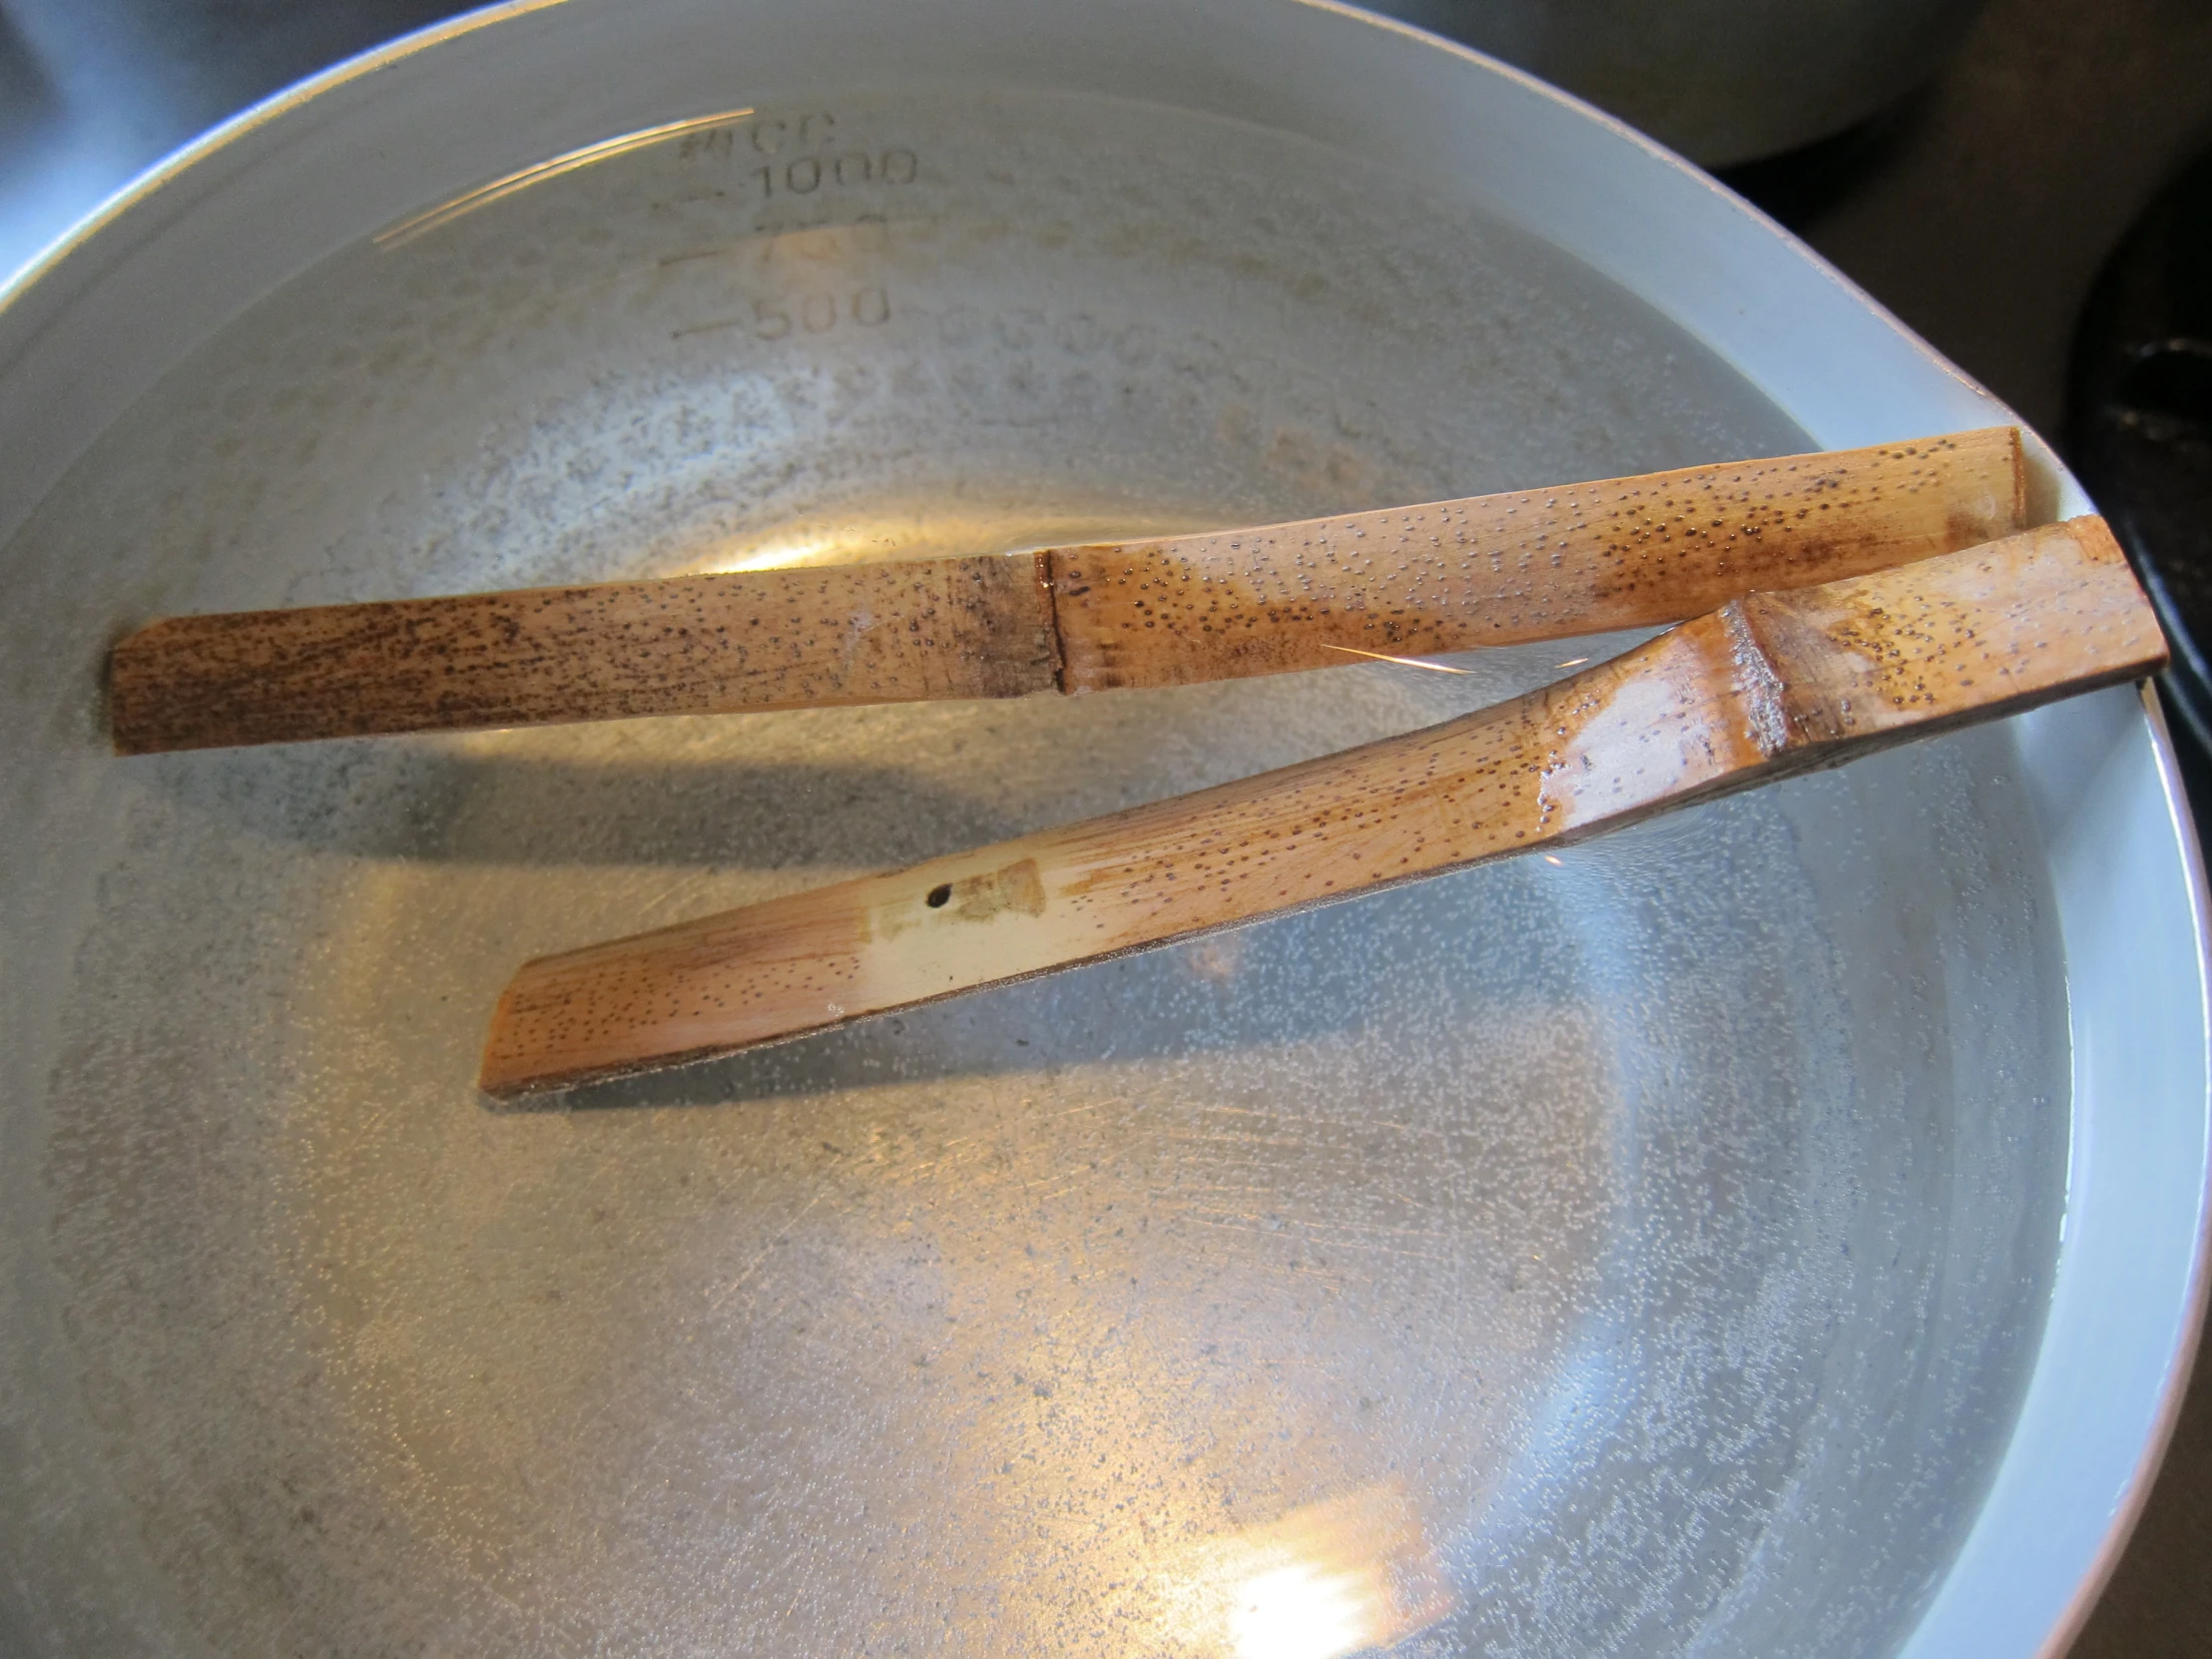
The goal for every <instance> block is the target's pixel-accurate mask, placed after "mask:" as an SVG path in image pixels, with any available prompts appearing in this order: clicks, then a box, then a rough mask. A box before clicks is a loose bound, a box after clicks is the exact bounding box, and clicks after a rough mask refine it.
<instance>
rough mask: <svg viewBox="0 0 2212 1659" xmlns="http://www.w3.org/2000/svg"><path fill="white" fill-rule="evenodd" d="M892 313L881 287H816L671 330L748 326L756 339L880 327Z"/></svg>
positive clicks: (678, 334)
mask: <svg viewBox="0 0 2212 1659" xmlns="http://www.w3.org/2000/svg"><path fill="white" fill-rule="evenodd" d="M890 317H891V296H890V293H889V292H888V290H886V289H884V288H880V287H864V288H854V289H850V290H847V291H845V292H841V293H840V292H837V291H835V290H833V289H829V288H816V289H813V290H812V291H809V292H806V293H798V294H780V295H774V296H764V297H761V298H757V299H755V300H754V301H753V306H752V312H751V314H750V315H745V316H723V317H715V318H713V319H712V320H710V321H706V322H694V323H690V324H688V325H687V326H685V327H682V328H673V329H671V330H669V337H670V338H671V339H684V338H686V337H688V336H689V335H692V334H708V333H715V332H718V331H720V330H723V329H728V328H747V329H750V330H751V331H752V334H753V337H754V338H755V339H761V340H771V341H773V340H782V339H792V338H794V337H797V336H800V335H805V334H827V333H830V331H831V330H833V329H836V328H841V327H859V328H877V327H880V326H882V324H884V323H886V322H888V321H889V320H890Z"/></svg>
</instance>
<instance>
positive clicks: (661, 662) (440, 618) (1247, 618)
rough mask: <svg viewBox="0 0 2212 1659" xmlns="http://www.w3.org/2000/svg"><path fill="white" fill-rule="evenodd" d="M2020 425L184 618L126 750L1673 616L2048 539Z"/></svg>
mask: <svg viewBox="0 0 2212 1659" xmlns="http://www.w3.org/2000/svg"><path fill="white" fill-rule="evenodd" d="M2022 477H2023V474H2022V468H2021V460H2020V446H2019V435H2018V433H2017V432H2015V431H2014V430H2012V429H2011V428H2010V427H1999V428H1993V429H1991V430H1988V431H1984V432H1965V433H1959V434H1956V435H1954V436H1951V437H1942V438H1928V439H1921V440H1917V441H1914V442H1911V443H1901V444H1885V445H1882V446H1880V447H1877V448H1873V449H1858V450H1846V451H1840V452H1836V453H1829V454H1815V455H1797V456H1787V457H1784V458H1782V459H1780V460H1760V461H1738V462H1731V463H1728V464H1725V465H1720V466H1706V467H1688V468H1684V469H1681V470H1679V471H1674V472H1662V473H1652V474H1648V475H1645V476H1642V477H1636V478H1615V479H1606V480H1602V481H1599V482H1596V483H1587V484H1568V485H1561V486H1558V487H1557V488H1554V489H1548V490H1534V491H1517V492H1514V493H1512V494H1507V495H1492V496H1482V497H1479V498H1476V499H1472V500H1466V501H1444V502H1437V503H1433V504H1431V505H1428V506H1422V507H1406V508H1395V509H1391V510H1389V511H1386V512H1371V513H1353V514H1349V515H1346V516H1344V517H1340V518H1329V519H1316V520H1312V521H1310V522H1306V523H1301V524H1288V525H1274V526H1268V527H1264V528H1261V529H1256V530H1235V531H1225V532H1222V533H1219V534H1215V535H1202V536H1185V537H1179V538H1176V539H1174V540H1169V541H1156V542H1140V543H1128V544H1117V545H1111V546H1099V547H1078V548H1059V549H1055V550H1052V551H1051V552H1048V553H1042V554H1036V555H1018V556H1012V557H1002V556H995V555H986V556H982V557H975V558H957V559H919V560H911V561H906V562H902V563H895V564H876V565H830V566H810V567H806V568H802V569H792V570H765V571H741V572H733V573H729V574H724V575H710V576H681V577H671V578H666V579H663V580H660V581H649V582H613V583H602V584H598V585H594V586H590V587H572V588H541V589H527V590H523V591H520V592H513V593H491V594H468V595H462V596H460V597H457V598H447V599H405V600H393V601H389V602H384V603H378V604H366V605H326V606H317V607H312V608H308V609H302V610H285V611H249V612H241V613H236V614H231V615H223V616H197V617H175V618H171V619H170V620H168V621H165V622H157V623H154V624H153V625H151V626H150V627H147V628H144V629H141V630H140V631H139V632H137V633H135V634H132V635H130V636H129V637H127V638H126V639H124V640H122V641H121V642H119V643H118V644H117V646H116V647H115V650H114V653H113V655H112V658H111V660H110V665H109V676H108V684H109V719H110V726H111V730H112V733H113V736H114V741H115V746H116V749H117V750H118V752H120V753H123V754H143V753H147V752H151V751H157V750H174V749H203V748H210V747H218V746H224V745H230V744H252V743H282V742H290V741H294V740H299V739H308V738H338V737H363V736H368V735H371V734H376V733H392V732H421V731H451V730H459V729H464V728H469V727H486V726H525V725H536V724H549V723H555V722H562V721H578V720H616V719H623V718H628V717H632V716H640V715H673V714H726V713H732V712H735V711H739V710H768V709H797V708H818V707H826V706H832V705H838V704H853V703H898V702H908V701H914V700H918V699H928V698H974V697H1019V696H1024V695H1027V694H1029V693H1032V692H1041V691H1051V690H1054V689H1059V690H1062V691H1069V692H1086V691H1105V690H1109V689H1112V688H1115V687H1123V686H1161V685H1180V684H1186V683H1189V682H1193V681H1201V680H1218V679H1227V678H1232V677H1236V676H1240V675H1250V674H1274V673H1281V672H1283V671H1285V670H1290V669H1308V668H1325V667H1332V666H1341V665H1342V664H1344V663H1346V662H1348V661H1350V660H1351V659H1350V658H1349V657H1347V656H1346V655H1345V652H1346V650H1348V649H1349V650H1352V651H1372V652H1382V653H1386V654H1389V655H1396V656H1404V655H1409V654H1418V653H1424V652H1434V651H1460V650H1466V649H1469V648H1471V647H1474V646H1479V645H1504V644H1510V643H1512V642H1515V641H1521V640H1539V639H1555V638H1561V637H1565V636H1569V635H1575V634H1588V633H1601V632H1604V631H1607V630H1609V629H1615V628H1630V627H1638V626H1646V625H1650V624H1655V623H1662V622H1674V621H1679V620H1680V619H1681V618H1683V617H1686V616H1693V615H1696V614H1697V613H1698V612H1700V611H1703V610H1708V609H1710V608H1711V607H1713V606H1714V605H1717V604H1719V603H1721V601H1722V600H1724V599H1726V598H1728V597H1729V596H1730V595H1732V594H1737V593H1743V592H1746V591H1748V590H1750V589H1752V588H1755V587H1770V588H1778V587H1797V586H1802V585H1806V584H1809V583H1814V582H1824V581H1830V580H1833V579H1835V578H1837V577H1840V576H1850V575H1856V574H1858V573H1860V572H1862V571H1867V570H1874V569H1879V568H1881V567H1883V566H1885V565H1892V564H1898V563H1902V562H1905V561H1907V560H1911V559H1918V558H1924V557H1927V556H1928V555H1930V554H1932V553H1940V552H1946V551H1949V550H1950V549H1952V548H1958V547H1966V546H1970V545H1972V544H1974V543H1976V542H1981V541H1987V540H1989V539H1990V538H1992V537H1995V536H2000V535H2005V534H2008V533H2009V532H2011V531H2013V530H2016V529H2018V528H2020V526H2021V525H2022V524H2023V523H2024V522H2025V520H2024V518H2023V516H2022V514H2023V500H2024V486H2023V482H2022Z"/></svg>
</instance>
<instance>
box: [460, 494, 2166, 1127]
mask: <svg viewBox="0 0 2212 1659" xmlns="http://www.w3.org/2000/svg"><path fill="white" fill-rule="evenodd" d="M2165 656H2166V652H2165V643H2164V640H2163V639H2162V637H2161V636H2160V634H2159V631H2158V625H2157V623H2156V622H2155V621H2154V620H2153V618H2152V615H2151V612H2150V608H2149V605H2148V603H2147V602H2146V601H2145V600H2144V598H2143V596H2142V593H2141V591H2140V590H2139V589H2138V588H2137V587H2136V585H2135V581H2134V578H2133V576H2132V575H2131V574H2130V573H2129V571H2128V568H2127V563H2126V561H2125V559H2124V558H2123V557H2122V556H2121V554H2120V551H2119V549H2118V547H2117V546H2116V545H2115V544H2114V543H2113V541H2112V538H2111V536H2110V534H2109V533H2108V532H2107V531H2106V530H2105V528H2104V525H2103V522H2102V521H2101V520H2099V519H2095V518H2078V519H2073V520H2070V521H2068V522H2067V523H2064V524H2055V525H2050V526H2047V527H2045V528H2043V529H2039V530H2030V531H2027V532H2026V533H2024V534H2021V535H2015V536H2011V537H2008V538H2006V539H2005V540H2002V541H1998V542H1994V543H1991V544H1989V545H1987V546H1983V547H1977V548H1972V549H1968V550H1967V551H1964V552H1960V553H1952V554H1948V555H1945V556H1942V557H1938V558H1935V559H1929V560H1926V561H1923V562H1921V563H1919V564H1914V565H1907V566H1904V567H1902V568H1899V569H1895V570H1887V571H1882V572H1879V573H1877V574H1875V575H1871V576H1860V577H1853V578H1850V579H1847V580H1845V581H1841V582H1832V583H1829V584H1826V585H1824V586H1820V587H1812V588H1803V589H1798V590H1795V591H1791V592H1784V593H1752V594H1748V595H1746V596H1745V597H1743V598H1741V599H1737V600H1732V601H1730V602H1729V603H1727V604H1725V605H1723V606H1721V607H1720V608H1719V609H1718V610H1715V611H1713V612H1710V613H1709V614H1707V615H1705V616H1701V617H1699V618H1697V619H1695V620H1694V621H1691V622H1686V623H1684V624H1682V625H1681V626H1680V627H1678V628H1674V629H1670V630H1669V631H1668V632H1666V633H1664V634H1662V635H1660V636H1659V637H1658V638H1656V639H1653V640H1651V641H1649V642H1648V643H1646V644H1644V645H1640V646H1638V647H1636V648H1635V649H1634V650H1632V651H1629V652H1627V653H1626V654H1625V655H1623V656H1619V657H1616V658H1614V659H1612V660H1611V661H1610V662H1606V663H1602V664H1600V665H1598V666H1597V667H1595V668H1590V669H1586V670H1584V671H1583V672H1581V673H1579V674H1576V675H1574V676H1573V677H1572V678H1570V679H1566V680H1562V681H1559V682H1558V683H1556V684H1554V685H1550V686H1546V687H1544V688H1542V689H1541V690H1539V691H1534V692H1531V693H1529V694H1528V695H1527V696H1525V697H1521V698H1517V699H1515V700H1513V701H1512V702H1509V703H1501V704H1498V705H1496V706H1494V707H1492V708H1489V709H1485V710H1482V711H1480V712H1478V713H1476V714H1471V715H1467V716H1465V717H1463V718H1461V719H1458V720H1454V721H1450V722H1448V723H1446V724H1444V725H1441V726H1434V727H1430V728H1428V729H1427V730H1425V731H1420V732H1414V733H1410V734H1408V735H1406V736H1404V737H1398V738H1390V739H1387V740H1385V741H1383V742H1382V743H1376V744H1370V745H1368V746H1366V747H1365V748H1360V749H1354V750H1349V751H1347V752H1345V753H1343V754H1340V755H1332V756H1328V757H1326V758H1324V759H1322V760H1318V761H1310V762H1307V763H1306V764H1305V765H1303V766H1295V767H1288V768H1285V769H1283V770H1282V771H1279V772H1271V773H1264V774H1262V775H1261V776H1259V777H1257V778H1248V779H1245V780H1243V781H1241V782H1238V783H1234V784H1226V785H1223V786H1221V787H1220V788H1217V789H1211V790H1205V791H1201V792H1200V793H1198V794H1196V795H1187V796H1182V797H1179V798H1176V799H1174V800H1169V801H1161V802H1156V803H1154V804H1152V805H1150V806H1144V807H1138V808H1134V809H1132V810H1130V811H1128V812H1124V813H1116V814H1114V815H1112V816H1110V817H1107V818H1100V819H1093V820H1091V821H1090V822H1088V823H1085V824H1076V825H1070V826H1068V827H1066V828H1063V829H1058V830H1045V831H1043V832H1041V833H1039V834H1034V835H1027V836H1023V837H1022V838H1020V839H1018V840H1010V841H1003V842H1000V843H999V844H998V845H995V846H987V847H983V848H980V849H979V850H977V851H973V852H964V853H959V854H956V855H954V856H952V857H948V858H936V859H932V860H930V861H929V862H927V863H921V864H916V865H914V866H913V867H912V868H910V869H904V870H899V871H896V872H894V873H891V874H887V875H871V876H865V877H862V878H861V879H859V880H856V881H845V882H840V883H839V884H837V885H835V886H830V887H822V888H818V889H816V890H815V891H812V892H803V893H797V894H793V895H792V896H790V897H786V898H779V899H772V900H770V901H769V902H768V903H765V904H755V905H751V906H748V907H747V908H744V909H739V910H731V911H728V912H727V913H725V914H722V915H716V916H708V917H705V918H703V919H701V920H697V921H690V922H685V923H683V924H681V925H679V926H675V927H668V928H663V929H661V930H659V931H657V932H652V933H644V934H640V935H638V936H637V937H635V938H629V939H619V940H616V941H614V942H613V943H611V944H602V945H596V946H593V947H591V948H589V949H585V950H578V951H574V952H571V953H568V954H566V955H559V956H548V957H543V958H541V959H539V960H537V961H534V962H530V963H527V964H525V965H524V967H523V968H522V970H521V971H520V972H519V973H517V974H516V975H515V977H514V980H513V982H512V983H510V984H509V985H508V987H507V990H506V993H505V995H503V996H502V997H501V998H500V1001H499V1006H498V1009H497V1011H496V1012H495V1013H494V1015H493V1017H492V1025H491V1033H490V1037H489V1040H488V1042H487V1043H486V1045H485V1049H484V1057H483V1067H482V1072H481V1075H480V1077H479V1079H478V1082H479V1086H480V1087H482V1088H483V1089H484V1090H485V1091H486V1092H487V1093H489V1094H492V1095H495V1096H501V1097H512V1096H520V1095H526V1094H530V1093H533V1092H536V1091H539V1090H545V1089H559V1088H566V1087H570V1086H573V1085H575V1084H578V1083H585V1082H591V1081H594V1080H596V1079H602V1078H609V1077H617V1076H621V1075H624V1074H625V1073H629V1072H634V1071H643V1070H647V1069H651V1068H653V1067H657V1066H663V1065H671V1064H675V1063H678V1062H681V1061H686V1060H697V1059H705V1058H708V1057H710V1056H714V1055H718V1054H727V1053H730V1052H733V1051H735V1050H737V1049H742V1048H748V1047H752V1046H754V1045H756V1044H759V1043H767V1042H775V1041H778V1040H780V1039H783V1038H786V1037H794V1036H799V1035H802V1034H804V1033H806V1032H810V1031H818V1030H821V1029H823V1028H825V1027H828V1026H832V1025H839V1024H842V1023H844V1022H845V1021H847V1020H851V1019H857V1018H859V1017H860V1016H862V1015H864V1014H872V1013H879V1012H882V1011H885V1010H887V1009H892V1008H903V1007H907V1006H910V1005H912V1004H914V1003H918V1002H928V1001H933V1000H935V999H936V998H938V997H942V996H950V995H952V994H954V993H956V992H959V991H964V990H970V989H973V988H975V987H977V986H980V985H987V984H994V983H998V982H1001V981H1005V980H1011V979H1022V978H1027V977H1029V976H1030V975H1032V974H1038V973H1045V972H1049V971H1051V970H1052V969H1054V968H1059V967H1066V966H1071V965H1073V964H1075V963H1077V962H1085V961H1093V960H1096V959H1098V958H1100V957H1105V956H1112V955H1118V954H1120V953H1121V952H1123V951H1129V950H1137V949H1142V948H1143V947H1145V946H1147V945H1153V944H1161V943H1165V942H1166V941H1168V940H1171V939H1179V938H1184V937H1188V936H1189V935H1191V934H1194V933H1201V932H1206V931H1209V930H1212V929H1215V928H1221V927H1229V926H1234V925H1236V924H1238V923H1240V922H1246V921H1251V920H1254V919H1256V918H1258V917H1260V916H1264V915H1270V914H1274V913H1278V912H1281V911H1285V910H1293V909H1299V908H1303V907H1306V906H1309V905H1313V904H1320V903H1325V902H1327V901H1329V900H1331V899H1336V898H1345V897H1350V896H1352V895H1353V894H1355V893H1361V892H1367V891H1370V890H1373V889H1375V888H1377V887H1383V886H1388V885H1391V884H1393V883H1395V882H1399V881H1405V880H1410V879H1412V878H1414V877H1417V876H1422V875H1428V874H1433V873H1435V872H1437V871H1440V870H1445V869H1453V868H1458V867H1460V866H1463V865H1467V864H1473V863H1479V862H1481V861H1483V860H1485V859H1488V858H1496V857H1502V856H1505V855H1507V854H1510V853H1514V852H1522V851H1526V850H1528V849H1530V848H1532V847H1537V846H1545V845H1551V846H1557V845H1562V844H1564V843H1566V842H1569V841H1573V840H1578V839H1581V838H1582V837H1584V836H1586V835H1589V834H1593V833H1595V832H1597V831H1599V830H1609V829H1613V828H1616V827H1618V826H1621V825H1625V824H1631V823H1634V822H1635V821H1637V820H1638V819H1642V818H1647V817H1649V816H1651V815H1652V814H1654V813H1660V812H1665V811H1667V810H1669V809H1671V808H1674V807H1680V806H1686V805H1689V804H1690V803H1692V802H1697V801H1705V800H1710V799H1713V798H1715V797H1718V796H1722V795H1728V794H1732V793H1734V792H1736V791H1738V790H1744V789H1750V788H1752V787H1754V786H1756V785H1759V784H1763V783H1767V782H1769V781H1771V780H1774V779H1777V778H1783V777H1787V776H1790V775H1792V774H1795V773H1801V772H1809V771H1814V770H1818V769H1820V768H1823V767H1831V766H1836V765H1839V764H1841V763H1842V762H1844V761H1847V760H1853V759H1856V758H1858V757H1860V756H1863V755H1867V754H1871V753H1874V752H1875V751H1877V750H1880V749H1884V748H1887V747H1889V746H1891V745H1893V744H1897V743H1902V742H1905V741H1908V740H1910V739H1914V738H1920V737H1929V736H1934V735H1935V734H1936V733H1938V732H1944V731H1949V730H1951V729H1953V728H1955V727H1958V726H1961V725H1965V724H1967V723H1969V722H1973V721H1979V720H1989V719H1993V718H1995V717H1996V716H1999V715H2005V714H2011V713H2014V712H2016V711H2018V710H2022V709H2027V708H2032V707H2034V706H2035V705H2037V704H2040V703H2046V702H2049V701H2052V700H2053V699H2055V698H2059V697H2065V696H2070V695H2072V694H2074V693H2076V692H2083V691H2089V690H2092V689H2094V688H2096V687H2098V686H2104V685H2110V684H2113V683H2115V682H2119V681H2124V680H2132V679H2138V678H2141V677H2142V676H2145V675H2148V674H2151V673H2154V672H2156V671H2157V669H2158V668H2159V667H2160V665H2162V664H2163V663H2164V661H2165Z"/></svg>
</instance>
